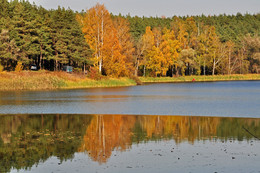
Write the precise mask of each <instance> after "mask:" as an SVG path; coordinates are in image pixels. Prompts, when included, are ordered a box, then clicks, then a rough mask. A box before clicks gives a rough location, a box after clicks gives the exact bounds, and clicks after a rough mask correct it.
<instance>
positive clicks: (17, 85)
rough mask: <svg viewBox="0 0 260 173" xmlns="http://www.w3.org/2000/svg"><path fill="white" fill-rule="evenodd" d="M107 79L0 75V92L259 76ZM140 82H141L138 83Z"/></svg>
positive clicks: (259, 76)
mask: <svg viewBox="0 0 260 173" xmlns="http://www.w3.org/2000/svg"><path fill="white" fill-rule="evenodd" d="M134 79H135V80H132V79H129V78H118V79H115V78H108V77H104V78H102V79H101V80H93V79H90V78H87V77H86V76H84V75H77V74H68V73H65V72H48V71H42V72H27V71H24V72H19V73H18V72H2V73H0V91H8V90H53V89H74V88H75V89H76V88H97V87H116V86H133V85H136V82H137V83H141V82H143V83H146V82H191V81H192V80H193V79H195V81H197V82H199V81H231V80H260V74H247V75H215V76H181V77H157V78H154V77H140V78H139V79H137V78H134ZM139 81H141V82H139Z"/></svg>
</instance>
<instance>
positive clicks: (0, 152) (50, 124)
mask: <svg viewBox="0 0 260 173" xmlns="http://www.w3.org/2000/svg"><path fill="white" fill-rule="evenodd" d="M0 121H1V126H0V134H1V136H0V172H8V171H10V170H11V168H16V169H22V168H23V169H29V168H30V167H32V165H34V164H39V163H40V162H44V161H45V160H47V159H48V158H49V157H51V156H56V157H58V158H59V159H60V161H61V162H62V161H64V160H67V159H70V158H73V156H74V153H75V152H85V153H87V154H88V155H89V157H90V158H91V159H92V160H93V161H97V162H99V163H105V162H106V161H107V160H108V158H109V157H110V156H111V155H112V152H113V151H114V150H119V151H125V150H126V149H130V147H131V145H132V144H133V143H140V142H147V141H159V140H168V139H173V140H174V141H175V142H176V143H177V144H180V143H182V142H183V141H188V142H189V143H191V144H193V143H194V142H195V141H196V140H206V139H207V140H217V139H220V140H222V141H225V140H228V139H237V140H245V139H246V140H249V139H252V136H251V135H250V134H248V133H247V132H246V131H245V130H244V129H243V128H242V127H245V128H246V129H248V130H250V131H251V132H252V133H254V134H255V135H257V136H260V119H245V118H219V117H187V116H127V115H91V116H90V115H88V116H85V115H15V116H8V115H5V116H0Z"/></svg>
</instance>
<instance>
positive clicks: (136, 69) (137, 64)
mask: <svg viewBox="0 0 260 173" xmlns="http://www.w3.org/2000/svg"><path fill="white" fill-rule="evenodd" d="M138 69H139V60H137V63H136V67H135V76H137V75H138Z"/></svg>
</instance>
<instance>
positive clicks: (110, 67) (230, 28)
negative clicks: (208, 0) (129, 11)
mask: <svg viewBox="0 0 260 173" xmlns="http://www.w3.org/2000/svg"><path fill="white" fill-rule="evenodd" d="M0 3H1V5H0V63H1V65H0V71H3V70H5V71H14V70H16V71H19V70H28V69H30V66H31V65H34V64H35V65H37V66H38V68H39V69H45V70H50V71H59V70H61V69H62V67H63V66H64V65H70V66H73V67H74V70H75V71H79V72H80V71H86V70H88V71H90V72H92V73H98V71H99V72H100V73H101V74H103V75H107V76H113V77H121V76H133V75H138V76H178V75H214V74H247V73H259V70H260V27H259V26H260V14H244V15H242V14H240V13H238V14H236V15H225V14H223V15H218V16H204V15H201V16H185V17H177V16H173V17H171V18H166V17H163V16H162V17H137V16H135V17H131V16H130V15H127V16H122V15H113V14H111V13H109V11H108V10H107V9H106V7H105V6H104V5H101V4H97V5H96V6H94V7H92V8H90V9H87V10H86V11H82V12H74V11H73V10H71V9H65V8H61V7H58V9H56V10H46V9H44V8H43V7H41V6H36V5H35V4H30V3H29V2H28V1H18V0H13V1H7V0H0Z"/></svg>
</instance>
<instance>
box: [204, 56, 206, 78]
mask: <svg viewBox="0 0 260 173" xmlns="http://www.w3.org/2000/svg"><path fill="white" fill-rule="evenodd" d="M203 74H204V76H205V75H206V62H205V58H204V64H203Z"/></svg>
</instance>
